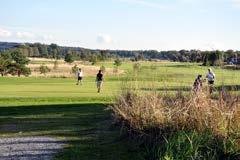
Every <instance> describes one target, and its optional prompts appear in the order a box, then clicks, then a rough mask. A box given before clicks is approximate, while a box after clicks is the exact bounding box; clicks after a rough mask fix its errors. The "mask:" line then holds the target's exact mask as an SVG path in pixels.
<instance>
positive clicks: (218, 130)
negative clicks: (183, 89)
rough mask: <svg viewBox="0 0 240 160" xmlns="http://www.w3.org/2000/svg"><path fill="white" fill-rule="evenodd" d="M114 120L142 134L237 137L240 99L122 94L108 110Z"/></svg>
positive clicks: (222, 96)
mask: <svg viewBox="0 0 240 160" xmlns="http://www.w3.org/2000/svg"><path fill="white" fill-rule="evenodd" d="M111 108H112V110H113V113H114V117H115V120H116V121H117V122H121V123H122V124H124V125H125V126H128V128H129V129H130V130H134V131H137V132H139V133H143V134H149V133H148V131H149V130H152V129H154V130H155V131H156V130H157V131H158V133H154V134H162V135H166V134H172V133H174V132H176V131H180V130H188V131H196V132H199V133H201V132H204V131H206V130H207V131H210V132H211V133H213V134H214V135H215V136H220V137H228V136H230V135H237V134H238V133H240V132H239V131H240V130H239V129H240V99H239V97H237V96H233V95H231V94H228V93H226V92H220V93H219V96H218V97H217V98H215V99H213V98H212V97H211V96H209V94H208V92H204V91H201V92H198V93H197V94H191V95H185V94H183V93H180V92H178V93H176V94H175V95H168V94H165V95H160V94H159V93H157V92H154V91H153V92H149V93H142V92H139V91H135V90H131V89H129V90H125V91H123V92H122V93H121V94H120V95H119V96H118V98H117V102H116V103H115V105H113V106H112V107H111Z"/></svg>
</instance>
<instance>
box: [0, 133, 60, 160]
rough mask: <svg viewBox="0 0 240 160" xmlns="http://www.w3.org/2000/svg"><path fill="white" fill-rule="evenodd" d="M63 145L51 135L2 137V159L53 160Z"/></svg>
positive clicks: (0, 144) (0, 140)
mask: <svg viewBox="0 0 240 160" xmlns="http://www.w3.org/2000/svg"><path fill="white" fill-rule="evenodd" d="M63 145H64V142H63V141H60V140H57V139H54V138H51V137H20V138H0V159H1V160H51V159H52V158H53V157H54V154H56V153H57V152H59V151H60V150H61V149H62V148H63Z"/></svg>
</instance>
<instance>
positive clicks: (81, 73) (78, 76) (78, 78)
mask: <svg viewBox="0 0 240 160" xmlns="http://www.w3.org/2000/svg"><path fill="white" fill-rule="evenodd" d="M76 75H77V84H76V85H79V82H80V85H82V79H83V71H82V69H81V68H79V69H78V71H77V74H76Z"/></svg>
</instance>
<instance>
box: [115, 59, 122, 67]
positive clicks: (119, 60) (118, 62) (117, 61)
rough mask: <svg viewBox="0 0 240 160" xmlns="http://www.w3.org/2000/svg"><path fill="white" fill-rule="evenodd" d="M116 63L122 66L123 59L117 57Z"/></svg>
mask: <svg viewBox="0 0 240 160" xmlns="http://www.w3.org/2000/svg"><path fill="white" fill-rule="evenodd" d="M114 65H115V66H117V67H119V66H121V65H122V61H121V59H119V58H117V59H116V60H115V61H114Z"/></svg>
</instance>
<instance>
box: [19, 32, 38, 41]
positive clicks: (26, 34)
mask: <svg viewBox="0 0 240 160" xmlns="http://www.w3.org/2000/svg"><path fill="white" fill-rule="evenodd" d="M16 36H17V38H21V39H32V38H34V37H35V35H34V34H33V33H30V32H17V33H16Z"/></svg>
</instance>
